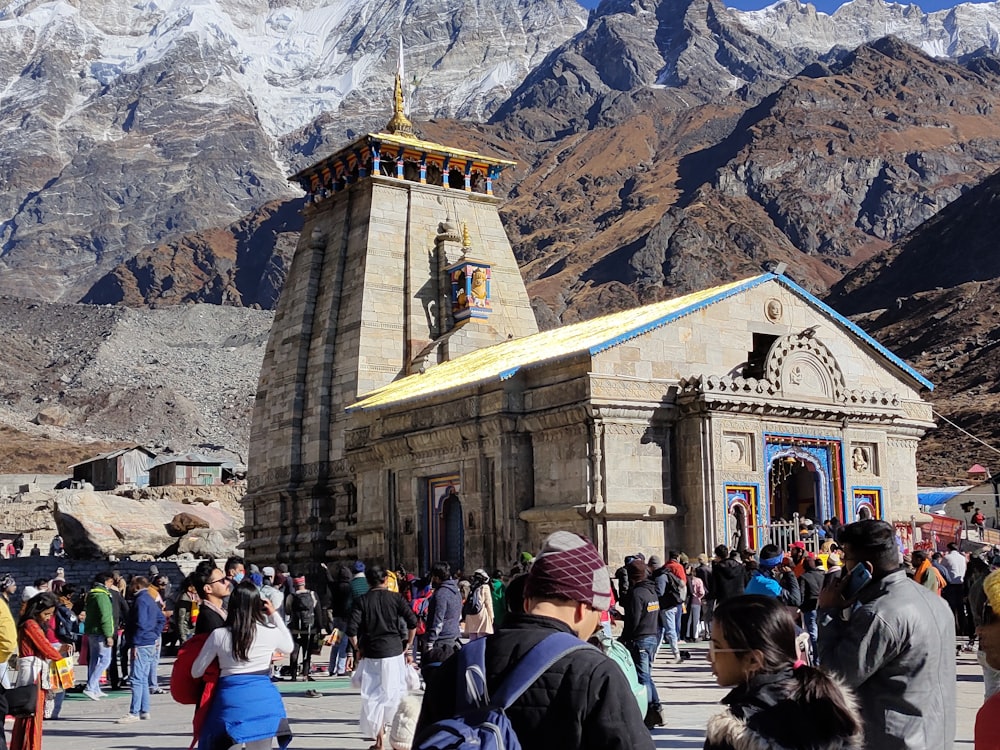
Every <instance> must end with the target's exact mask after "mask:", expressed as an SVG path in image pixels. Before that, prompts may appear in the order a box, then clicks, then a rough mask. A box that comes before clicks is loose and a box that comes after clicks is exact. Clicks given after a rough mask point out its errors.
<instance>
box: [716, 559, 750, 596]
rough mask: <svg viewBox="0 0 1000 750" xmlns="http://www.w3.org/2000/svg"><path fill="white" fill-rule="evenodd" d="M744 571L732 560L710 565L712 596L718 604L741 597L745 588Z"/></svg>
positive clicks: (740, 565)
mask: <svg viewBox="0 0 1000 750" xmlns="http://www.w3.org/2000/svg"><path fill="white" fill-rule="evenodd" d="M744 574H745V569H744V567H743V565H742V564H741V563H739V562H737V561H736V560H733V559H732V558H727V559H725V560H722V561H721V562H714V563H712V586H711V589H712V595H713V596H714V597H715V601H716V602H717V603H719V604H722V602H724V601H726V600H728V599H732V598H733V597H734V596H742V595H743V589H744V587H745V585H746V584H745V579H744Z"/></svg>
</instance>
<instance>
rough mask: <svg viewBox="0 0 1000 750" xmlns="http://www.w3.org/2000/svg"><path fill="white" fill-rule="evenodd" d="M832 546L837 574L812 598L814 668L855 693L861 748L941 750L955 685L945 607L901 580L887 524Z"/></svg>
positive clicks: (844, 536)
mask: <svg viewBox="0 0 1000 750" xmlns="http://www.w3.org/2000/svg"><path fill="white" fill-rule="evenodd" d="M840 543H841V545H842V547H843V554H844V570H845V574H844V576H843V577H842V578H841V579H840V580H839V581H836V582H833V583H832V584H831V585H829V586H826V587H824V588H823V590H822V591H821V592H820V597H819V637H818V638H817V650H818V653H819V661H820V663H821V664H822V665H823V666H824V668H826V669H828V670H830V671H831V672H834V673H835V674H838V675H840V677H841V678H843V680H844V681H845V682H846V683H847V685H849V686H850V687H852V688H853V689H854V690H855V692H856V693H857V696H858V701H859V703H860V705H861V715H862V718H863V722H864V727H865V747H866V748H869V750H891V749H892V748H907V749H909V748H927V750H930V749H931V748H933V750H949V749H950V748H951V747H952V743H953V742H954V739H955V679H956V678H955V654H954V651H953V649H954V647H955V625H954V618H953V617H952V615H951V612H950V610H949V608H948V606H947V604H946V603H945V602H944V601H943V600H942V599H941V597H939V596H936V595H934V594H933V593H932V592H930V591H928V590H927V589H925V588H924V587H922V586H918V585H916V584H914V583H913V581H911V580H909V579H908V578H907V577H906V573H905V572H904V571H903V570H902V569H901V568H900V567H899V551H898V549H897V547H896V530H895V528H893V526H892V525H891V524H889V523H886V522H885V521H876V520H872V519H868V520H864V521H856V522H854V523H852V524H848V525H847V526H845V527H844V528H843V529H842V530H841V533H840ZM858 566H863V567H862V568H860V569H859V568H858ZM866 581H867V582H866Z"/></svg>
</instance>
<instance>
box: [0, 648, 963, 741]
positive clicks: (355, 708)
mask: <svg viewBox="0 0 1000 750" xmlns="http://www.w3.org/2000/svg"><path fill="white" fill-rule="evenodd" d="M687 648H689V649H690V650H691V652H692V658H691V660H690V661H687V662H685V663H684V664H682V665H679V666H672V665H671V666H667V665H662V664H660V665H657V666H656V667H655V670H654V677H655V679H656V682H657V685H658V686H659V690H660V696H661V698H662V699H663V700H664V703H665V705H666V707H667V717H668V724H669V726H667V727H665V728H662V729H658V730H656V732H654V738H655V741H656V746H657V748H662V749H664V750H667V749H669V750H690V749H692V748H701V747H702V745H703V742H704V737H705V724H706V722H707V721H708V718H709V717H710V716H712V715H713V714H715V713H717V712H718V711H719V710H720V709H719V705H718V702H719V700H720V699H721V698H722V697H723V696H724V695H725V693H726V691H725V690H724V689H723V688H720V687H718V686H716V684H715V681H714V679H713V677H712V674H711V670H710V668H709V665H708V658H707V657H708V652H707V648H706V646H705V644H694V645H691V646H688V647H687ZM661 654H662V652H661ZM78 670H79V668H78ZM77 675H78V677H79V678H81V679H82V677H83V670H79V671H78V673H77ZM168 675H169V666H168V664H167V663H166V661H165V662H164V663H163V664H162V665H161V667H160V679H161V682H162V683H164V684H165V683H166V680H167V676H168ZM279 688H280V690H281V693H282V695H283V696H284V699H285V707H286V709H287V711H288V715H289V719H290V721H291V724H292V729H293V731H294V732H295V735H296V737H295V740H294V741H293V743H292V748H324V749H328V750H362V749H363V748H366V747H368V745H369V744H370V743H368V742H365V741H363V740H362V739H361V737H360V735H359V734H358V723H357V718H358V712H359V707H360V699H359V696H358V691H357V690H354V689H352V688H351V686H350V684H349V683H348V681H347V679H344V678H342V679H320V680H318V681H317V682H315V683H301V682H300V683H290V682H289V683H279ZM309 688H315V689H317V690H319V691H320V692H321V693H322V697H319V698H308V697H306V695H305V692H306V690H307V689H309ZM128 700H129V693H128V692H124V691H123V692H116V693H112V694H111V697H108V698H106V699H104V700H102V701H99V702H95V701H91V700H89V699H87V698H84V697H82V696H79V695H69V696H68V697H67V700H66V703H65V705H64V706H63V712H62V716H61V717H60V718H59V719H58V720H56V721H50V722H46V725H45V732H44V739H45V742H44V744H45V750H105V749H106V750H114V749H116V748H128V749H129V750H144V749H146V748H150V749H156V750H160V749H162V748H177V749H180V748H185V747H187V746H188V744H189V742H190V739H191V738H190V726H191V715H192V710H191V707H190V706H180V705H177V704H176V703H174V702H173V701H172V700H171V699H170V696H169V695H154V696H152V719H151V720H149V721H143V722H139V723H136V724H127V725H118V724H115V723H114V720H115V719H117V718H118V717H120V716H122V715H123V714H125V713H126V712H127V711H128ZM982 702H983V678H982V673H981V671H980V669H979V665H978V664H977V662H976V660H975V656H974V655H973V654H962V655H961V656H959V659H958V737H957V742H956V743H955V748H956V750H971V748H972V746H973V743H972V732H973V725H974V722H975V715H976V711H978V710H979V707H980V706H981V705H982ZM7 733H8V737H9V736H10V723H9V722H8V724H7Z"/></svg>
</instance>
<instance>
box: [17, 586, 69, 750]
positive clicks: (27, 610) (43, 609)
mask: <svg viewBox="0 0 1000 750" xmlns="http://www.w3.org/2000/svg"><path fill="white" fill-rule="evenodd" d="M58 604H59V597H57V596H56V595H55V594H53V593H51V592H49V591H43V592H41V593H40V594H35V596H33V597H32V598H31V599H29V600H28V602H27V603H26V604H25V607H24V612H23V613H22V614H21V619H20V620H18V623H17V636H18V638H17V639H18V649H17V656H18V659H17V671H18V684H19V685H25V684H28V683H29V682H34V683H35V684H37V685H38V700H37V703H36V706H35V713H34V715H33V716H23V717H19V718H17V719H14V729H13V731H12V732H11V735H10V748H11V750H41V747H42V718H43V715H44V713H45V696H46V693H47V692H48V689H49V662H50V661H55V660H57V659H61V658H62V656H63V653H62V652H66V651H68V650H69V646H65V647H64V648H63V649H62V650H61V651H62V652H61V651H60V650H57V649H56V647H55V646H53V645H52V644H51V643H49V639H48V636H47V635H46V634H45V631H46V630H47V629H48V627H49V620H51V619H52V616H53V615H54V614H55V612H56V607H57V606H58Z"/></svg>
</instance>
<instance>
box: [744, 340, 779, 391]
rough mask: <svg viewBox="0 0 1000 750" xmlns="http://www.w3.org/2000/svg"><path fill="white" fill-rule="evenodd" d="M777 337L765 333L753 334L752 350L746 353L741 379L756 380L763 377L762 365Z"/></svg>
mask: <svg viewBox="0 0 1000 750" xmlns="http://www.w3.org/2000/svg"><path fill="white" fill-rule="evenodd" d="M777 340H778V337H777V336H772V335H770V334H767V333H755V334H754V335H753V349H751V350H750V351H749V352H747V362H746V364H745V365H744V366H743V377H745V378H757V379H758V380H759V379H761V378H763V377H764V364H765V362H766V360H767V353H768V352H769V351H771V347H772V346H773V345H774V342H775V341H777Z"/></svg>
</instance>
